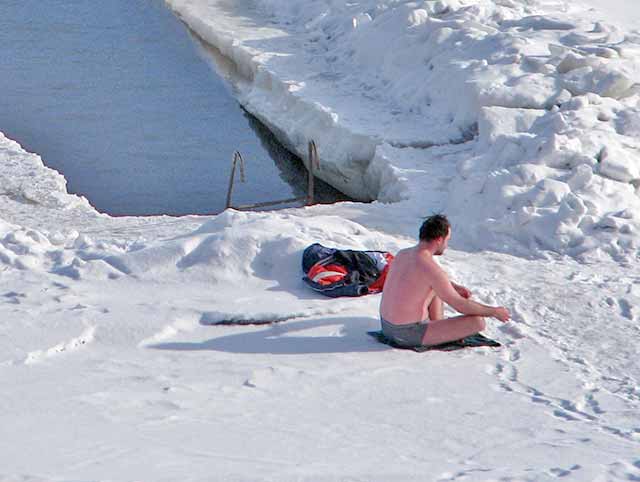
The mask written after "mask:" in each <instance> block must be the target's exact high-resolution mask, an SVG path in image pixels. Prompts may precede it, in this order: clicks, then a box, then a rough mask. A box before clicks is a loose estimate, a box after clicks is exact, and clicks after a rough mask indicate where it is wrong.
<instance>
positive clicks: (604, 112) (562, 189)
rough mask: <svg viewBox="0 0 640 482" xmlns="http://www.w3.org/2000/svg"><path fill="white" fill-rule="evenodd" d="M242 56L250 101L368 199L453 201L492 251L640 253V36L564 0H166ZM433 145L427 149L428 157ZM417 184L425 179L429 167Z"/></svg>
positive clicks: (244, 94) (334, 179) (448, 207)
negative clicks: (437, 192) (432, 196)
mask: <svg viewBox="0 0 640 482" xmlns="http://www.w3.org/2000/svg"><path fill="white" fill-rule="evenodd" d="M167 3H168V4H169V5H170V6H171V7H172V8H173V9H174V10H175V11H176V12H177V13H178V14H179V15H180V16H181V18H182V19H183V20H184V21H185V22H186V23H187V24H188V25H189V26H190V27H191V28H192V29H193V30H194V31H195V32H196V33H197V34H198V35H199V36H200V37H201V38H202V39H204V41H206V42H208V43H211V44H213V45H214V46H216V47H217V48H218V49H219V50H220V51H221V52H222V54H224V55H225V56H227V57H228V58H230V59H231V60H232V61H233V62H235V64H236V66H237V68H236V71H237V72H239V73H240V74H239V75H238V76H236V77H235V78H234V77H232V78H231V81H232V82H233V83H234V84H235V85H236V87H237V91H238V97H239V99H240V101H241V102H242V103H243V105H244V106H245V107H246V108H247V109H248V110H250V111H251V112H252V113H253V114H255V115H256V116H258V117H259V118H260V119H261V120H263V121H264V122H265V123H267V124H268V125H269V126H270V127H271V128H272V129H273V130H274V131H275V132H276V133H277V134H278V135H279V137H280V138H281V140H282V141H283V142H284V143H285V144H287V145H288V146H289V147H290V148H291V149H293V150H295V151H296V152H297V153H298V154H299V155H300V156H301V157H303V158H306V143H307V142H308V140H309V139H315V140H316V142H317V143H318V145H319V146H320V157H321V159H322V169H321V171H320V173H319V176H320V177H322V178H323V179H324V180H326V181H328V182H330V183H331V184H333V185H334V186H336V187H338V188H339V189H341V190H343V191H344V192H346V193H348V194H349V195H351V196H353V197H355V198H357V199H363V200H366V199H378V200H380V201H383V202H397V201H399V200H402V199H412V200H413V202H417V203H423V201H424V199H423V198H422V197H421V192H420V191H421V185H420V184H419V182H418V181H417V180H416V179H414V177H415V176H413V175H412V174H411V172H412V171H419V172H425V174H426V175H434V176H436V175H440V174H439V172H438V171H441V170H447V169H450V167H444V166H441V165H436V166H433V165H429V162H430V161H429V159H430V157H432V156H431V154H430V153H429V151H430V150H431V149H433V148H434V147H443V146H447V145H449V146H451V145H456V144H461V143H463V144H465V145H467V146H468V152H467V153H466V154H465V155H456V156H451V157H450V158H448V159H444V160H443V161H445V162H455V163H456V168H457V173H456V175H454V176H452V177H451V181H450V182H449V184H448V185H447V188H446V191H447V193H448V195H447V201H446V202H445V203H444V204H443V205H442V206H438V207H440V208H442V209H444V210H445V211H446V212H448V213H450V214H451V215H452V216H453V217H454V221H457V224H458V225H459V226H460V227H461V230H462V231H464V233H463V235H464V237H465V243H466V245H467V246H469V245H471V246H473V247H475V248H478V249H486V248H489V249H495V250H506V251H509V252H511V251H513V250H515V251H516V252H519V253H522V254H525V253H532V252H540V251H544V250H552V251H556V252H559V253H567V254H570V255H574V256H577V255H582V254H585V253H590V252H593V251H594V250H597V249H604V250H605V251H607V252H608V253H609V254H611V255H613V256H621V257H626V256H633V255H634V254H635V252H636V250H637V248H638V234H637V233H638V227H639V225H638V220H637V219H635V217H634V215H633V214H632V213H634V212H638V208H639V207H640V204H639V201H638V192H637V189H638V186H640V158H639V157H638V149H639V148H640V145H639V144H638V141H637V140H636V138H637V136H636V134H637V132H636V131H637V125H636V124H637V122H635V120H634V119H635V118H637V114H638V108H639V107H638V106H639V101H640V97H639V95H638V93H639V92H640V84H638V80H639V79H640V74H639V72H640V62H639V61H638V60H637V59H638V55H637V53H638V51H639V49H640V37H638V36H637V35H635V34H629V33H625V32H624V31H621V30H619V29H618V28H616V27H614V26H613V25H609V24H606V23H604V22H602V21H598V20H597V17H595V13H594V12H593V11H590V10H587V7H585V6H582V7H581V6H576V5H572V6H571V7H569V6H568V5H567V4H565V3H564V2H559V1H558V2H547V1H545V2H543V1H526V2H525V1H517V0H505V1H492V0H440V1H433V0H428V1H420V2H396V1H385V0H368V1H363V2H357V3H356V2H346V1H331V2H329V1H314V2H302V3H301V2H288V1H284V0H283V1H278V0H256V1H253V2H240V3H238V2H230V1H228V0H168V2H167ZM414 149H418V150H421V151H422V152H423V155H422V156H420V155H416V153H415V152H412V150H414ZM418 177H419V176H418Z"/></svg>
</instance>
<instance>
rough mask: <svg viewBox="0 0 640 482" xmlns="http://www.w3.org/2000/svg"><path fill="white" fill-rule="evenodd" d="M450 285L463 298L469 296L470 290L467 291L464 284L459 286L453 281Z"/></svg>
mask: <svg viewBox="0 0 640 482" xmlns="http://www.w3.org/2000/svg"><path fill="white" fill-rule="evenodd" d="M451 286H453V289H455V290H456V291H457V292H458V294H459V295H460V296H462V297H463V298H466V299H469V298H471V291H469V290H468V289H467V288H465V287H464V286H460V285H457V284H455V283H451Z"/></svg>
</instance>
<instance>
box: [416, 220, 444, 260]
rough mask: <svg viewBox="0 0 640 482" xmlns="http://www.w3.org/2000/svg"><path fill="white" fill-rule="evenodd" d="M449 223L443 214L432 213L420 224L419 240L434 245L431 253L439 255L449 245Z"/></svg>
mask: <svg viewBox="0 0 640 482" xmlns="http://www.w3.org/2000/svg"><path fill="white" fill-rule="evenodd" d="M449 238H451V224H450V223H449V220H448V219H447V217H446V216H445V215H444V214H434V215H433V216H429V217H428V218H426V219H425V220H424V222H423V223H422V226H420V241H424V242H425V243H429V244H430V245H435V247H436V250H435V251H434V253H433V254H435V255H441V254H442V253H444V251H445V249H447V246H448V245H449Z"/></svg>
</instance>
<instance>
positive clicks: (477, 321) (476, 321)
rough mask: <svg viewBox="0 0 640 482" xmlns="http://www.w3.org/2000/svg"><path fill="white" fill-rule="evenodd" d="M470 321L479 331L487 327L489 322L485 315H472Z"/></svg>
mask: <svg viewBox="0 0 640 482" xmlns="http://www.w3.org/2000/svg"><path fill="white" fill-rule="evenodd" d="M470 321H471V323H473V327H474V329H476V330H477V331H482V330H484V329H485V328H486V327H487V323H486V322H485V321H484V317H482V316H472V317H471V320H470Z"/></svg>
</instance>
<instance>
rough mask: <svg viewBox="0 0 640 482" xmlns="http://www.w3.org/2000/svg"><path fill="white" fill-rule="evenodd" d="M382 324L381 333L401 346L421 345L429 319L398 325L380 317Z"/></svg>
mask: <svg viewBox="0 0 640 482" xmlns="http://www.w3.org/2000/svg"><path fill="white" fill-rule="evenodd" d="M380 323H381V324H382V333H383V334H384V336H386V337H387V338H388V339H390V340H392V341H394V342H395V343H397V344H398V345H399V346H402V347H407V348H409V347H414V346H422V339H423V338H424V334H425V333H426V332H427V327H428V326H429V321H428V320H425V321H418V322H417V323H408V324H406V325H398V324H395V323H390V322H388V321H387V320H385V319H384V318H382V317H380Z"/></svg>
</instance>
